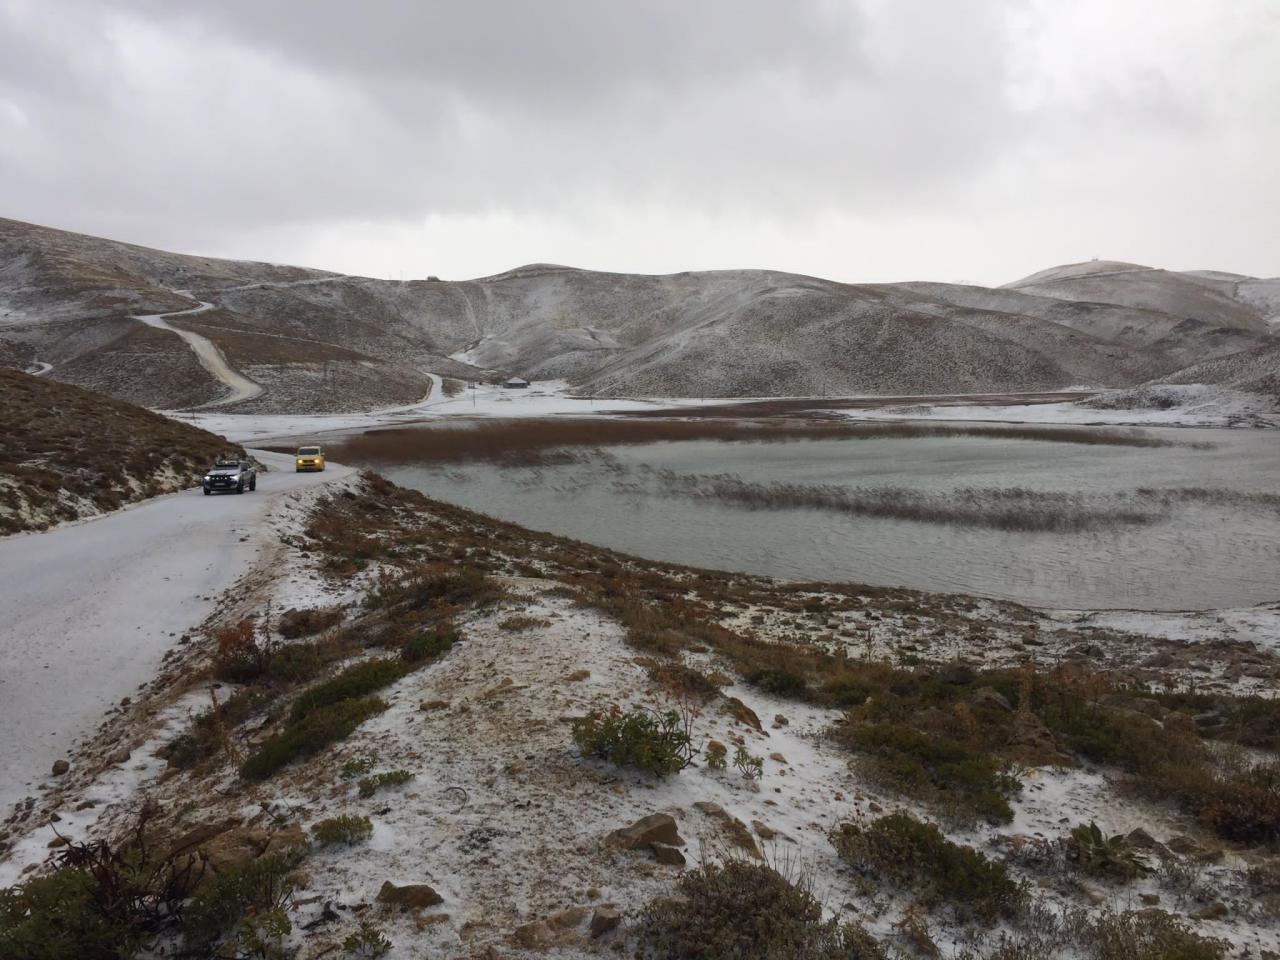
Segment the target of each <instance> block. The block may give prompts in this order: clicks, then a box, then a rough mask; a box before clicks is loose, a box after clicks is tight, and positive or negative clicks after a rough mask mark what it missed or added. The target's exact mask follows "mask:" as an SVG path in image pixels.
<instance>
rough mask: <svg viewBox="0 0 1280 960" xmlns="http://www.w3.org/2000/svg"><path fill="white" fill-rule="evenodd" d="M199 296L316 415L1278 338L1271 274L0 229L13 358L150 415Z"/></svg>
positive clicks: (188, 378)
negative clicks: (113, 236)
mask: <svg viewBox="0 0 1280 960" xmlns="http://www.w3.org/2000/svg"><path fill="white" fill-rule="evenodd" d="M201 301H205V302H208V303H211V304H213V305H214V307H216V311H209V312H205V313H201V314H199V315H198V316H197V315H192V316H189V317H187V318H181V317H179V318H176V319H175V318H171V322H172V324H174V325H176V326H179V327H182V328H184V329H186V330H188V331H189V332H192V333H196V334H198V335H199V336H200V337H203V338H205V339H207V340H208V341H209V342H211V343H212V344H213V345H214V346H215V347H217V348H218V350H219V351H220V352H221V353H222V354H223V355H224V356H225V357H226V358H227V361H228V363H229V365H231V366H232V367H235V368H236V369H237V370H239V371H240V372H241V373H243V374H244V375H245V376H246V378H247V379H249V380H252V381H254V382H257V383H261V384H263V385H265V387H266V390H265V392H264V393H263V394H262V395H260V396H258V397H257V398H256V399H254V400H252V401H249V402H250V403H252V405H253V408H254V409H255V410H258V411H262V412H317V411H336V410H352V409H358V408H360V407H361V406H364V407H375V406H382V405H388V404H395V403H407V402H411V401H412V400H413V399H416V398H417V396H420V395H421V393H422V392H425V387H426V374H428V373H431V374H435V375H438V376H441V377H444V378H456V379H470V380H475V379H492V378H494V377H497V376H500V375H504V374H508V373H519V374H521V375H523V376H525V377H529V378H533V379H564V380H567V381H569V382H570V383H571V384H573V385H574V386H575V387H576V388H577V389H579V390H581V391H583V392H586V393H591V394H595V395H604V396H607V395H613V396H617V395H662V396H669V397H676V396H686V397H703V396H706V397H714V396H749V395H754V396H780V395H807V396H814V395H850V394H876V393H894V394H912V393H929V392H1003V391H1020V390H1046V389H1059V388H1065V387H1068V386H1075V385H1080V384H1087V385H1093V386H1099V387H1129V386H1133V385H1136V384H1140V383H1144V382H1148V381H1151V380H1157V379H1160V378H1163V377H1167V376H1170V375H1176V374H1177V372H1178V371H1179V370H1181V369H1183V368H1185V367H1187V366H1189V365H1192V364H1196V363H1200V362H1203V361H1205V360H1208V359H1213V358H1217V357H1223V356H1227V355H1230V354H1235V353H1239V352H1242V351H1249V350H1254V349H1257V348H1260V347H1263V346H1265V345H1266V344H1267V343H1268V342H1270V337H1271V333H1272V327H1271V325H1270V323H1269V320H1270V319H1271V318H1272V317H1273V315H1274V314H1275V313H1276V311H1277V304H1280V281H1274V280H1255V279H1252V278H1248V277H1242V276H1238V275H1235V274H1223V273H1214V272H1199V273H1172V272H1169V271H1163V270H1154V269H1151V268H1147V267H1140V266H1136V265H1133V264H1121V263H1110V262H1093V263H1087V264H1075V265H1071V266H1067V267H1057V268H1053V269H1051V270H1047V271H1043V272H1042V273H1039V274H1035V275H1033V276H1031V277H1028V278H1026V279H1025V280H1021V281H1018V282H1017V283H1015V284H1012V285H1010V286H1008V287H1003V288H998V289H987V288H983V287H973V286H961V285H953V284H941V283H908V284H845V283H838V282H835V281H831V280H823V279H819V278H815V277H805V276H799V275H795V274H786V273H778V272H774V271H767V270H729V271H713V272H702V273H679V274H671V275H666V276H650V275H635V274H615V273H600V272H593V271H586V270H576V269H573V268H570V267H564V266H556V265H552V264H532V265H528V266H524V267H520V268H517V269H515V270H510V271H507V272H506V273H502V274H497V275H495V276H491V277H484V278H480V279H476V280H467V281H459V282H440V281H431V280H427V281H410V282H394V281H384V280H376V279H372V278H367V277H349V276H341V275H335V274H326V273H321V272H318V271H311V270H304V269H301V268H293V267H280V266H273V265H269V264H258V263H243V262H238V261H221V260H211V259H207V258H200V257H187V256H180V255H176V254H169V253H164V252H161V251H152V250H147V249H145V248H142V247H133V246H129V245H126V244H120V243H115V242H112V241H106V240H99V239H96V238H92V237H81V236H78V235H75V234H69V233H65V232H62V231H56V230H49V229H46V228H42V227H35V226H32V225H29V224H23V223H17V222H15V221H0V359H4V361H5V362H8V363H13V364H20V365H22V366H24V367H25V366H31V365H35V364H42V365H43V364H49V365H51V366H52V369H50V370H49V371H48V372H47V375H48V376H51V377H54V378H58V379H65V380H69V381H72V382H76V383H79V384H82V385H85V386H90V387H93V388H96V389H101V390H104V391H106V392H109V393H112V394H114V395H116V396H121V397H125V398H128V399H131V400H134V401H137V402H143V403H146V404H147V405H150V406H161V407H187V406H194V405H198V404H202V403H208V402H210V401H211V400H212V399H214V398H216V397H219V396H220V395H221V393H222V391H221V390H220V385H219V384H218V383H216V382H213V381H211V380H210V377H209V375H208V373H207V372H206V371H205V370H204V369H202V368H201V367H200V365H199V364H197V363H195V361H194V360H193V358H192V355H191V351H190V349H189V346H188V344H187V343H184V342H183V341H182V339H180V337H179V336H178V335H177V334H176V333H175V332H174V331H164V330H156V329H151V328H144V327H143V326H142V325H141V324H139V323H138V322H137V321H136V319H133V318H135V317H137V316H139V315H148V314H158V313H163V312H168V311H180V310H183V309H186V308H190V307H192V306H194V305H196V304H197V303H199V302H201ZM188 339H190V338H188ZM415 394H416V395H417V396H415ZM233 406H234V405H233Z"/></svg>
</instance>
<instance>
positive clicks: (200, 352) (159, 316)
mask: <svg viewBox="0 0 1280 960" xmlns="http://www.w3.org/2000/svg"><path fill="white" fill-rule="evenodd" d="M212 309H214V306H213V304H212V303H207V302H205V301H201V302H200V305H199V306H198V307H192V308H191V309H190V310H177V311H174V312H171V313H152V314H145V315H140V316H136V317H134V318H133V319H135V320H140V321H142V322H143V323H145V324H146V325H147V326H149V327H155V328H156V329H158V330H168V331H169V332H170V333H176V334H177V335H178V336H180V337H181V338H182V339H183V340H185V341H186V342H187V344H188V345H189V346H190V347H191V350H192V352H194V353H195V355H196V359H197V360H199V361H200V366H202V367H204V368H205V369H206V370H208V371H209V373H210V374H211V375H212V376H213V377H214V378H216V379H217V380H218V381H219V382H221V383H223V384H225V385H226V386H227V387H228V388H229V389H230V390H231V392H230V393H229V394H227V395H226V396H225V397H222V398H221V399H218V400H214V401H213V402H212V403H206V404H205V406H206V407H220V406H224V405H226V404H228V403H239V402H240V401H241V400H252V399H253V398H254V397H257V396H260V395H261V394H262V385H261V384H258V383H254V382H253V381H252V380H250V379H249V378H248V377H246V376H245V375H244V374H242V373H241V372H240V371H239V370H236V369H235V368H234V367H233V366H231V364H230V363H228V362H227V358H226V357H225V356H224V355H223V353H222V351H221V350H219V349H218V348H217V347H216V346H215V345H214V343H213V341H212V340H210V339H209V338H208V337H202V336H200V334H198V333H193V332H191V331H190V330H182V329H180V328H178V327H175V326H172V325H170V324H169V323H167V322H166V321H165V317H187V316H191V315H192V314H196V313H205V312H206V311H209V310H212Z"/></svg>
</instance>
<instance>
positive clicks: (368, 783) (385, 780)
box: [359, 770, 413, 799]
mask: <svg viewBox="0 0 1280 960" xmlns="http://www.w3.org/2000/svg"><path fill="white" fill-rule="evenodd" d="M412 779H413V774H412V773H410V772H409V771H408V770H388V771H386V772H385V773H376V774H374V775H373V776H372V777H362V778H361V780H360V783H359V787H360V796H362V797H364V798H365V799H368V798H369V797H372V796H373V795H374V794H375V793H377V792H378V791H379V790H381V789H382V788H383V787H398V786H400V784H402V783H408V782H409V781H410V780H412Z"/></svg>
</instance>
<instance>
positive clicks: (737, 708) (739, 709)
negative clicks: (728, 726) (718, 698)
mask: <svg viewBox="0 0 1280 960" xmlns="http://www.w3.org/2000/svg"><path fill="white" fill-rule="evenodd" d="M725 705H726V706H727V707H728V709H729V715H730V716H731V717H733V719H735V720H737V721H738V722H739V723H745V724H746V725H747V726H748V727H751V728H752V729H753V730H759V731H760V732H761V733H764V728H763V727H761V726H760V718H759V717H758V716H756V712H755V711H754V710H752V709H751V708H750V707H748V706H747V705H746V704H745V703H743V702H742V701H741V700H739V699H738V698H737V697H729V698H728V699H727V700H726V702H725Z"/></svg>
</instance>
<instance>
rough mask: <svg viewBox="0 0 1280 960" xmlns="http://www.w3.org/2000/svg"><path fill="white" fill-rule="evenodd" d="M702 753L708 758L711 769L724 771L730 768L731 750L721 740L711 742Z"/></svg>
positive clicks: (708, 765)
mask: <svg viewBox="0 0 1280 960" xmlns="http://www.w3.org/2000/svg"><path fill="white" fill-rule="evenodd" d="M702 752H703V754H704V755H705V756H706V758H707V767H708V768H709V769H711V770H724V769H725V768H727V767H728V766H729V748H728V747H726V746H725V745H724V744H723V743H721V742H720V741H719V740H712V741H710V742H709V743H708V744H707V745H706V747H705V748H704V749H703V751H702Z"/></svg>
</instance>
